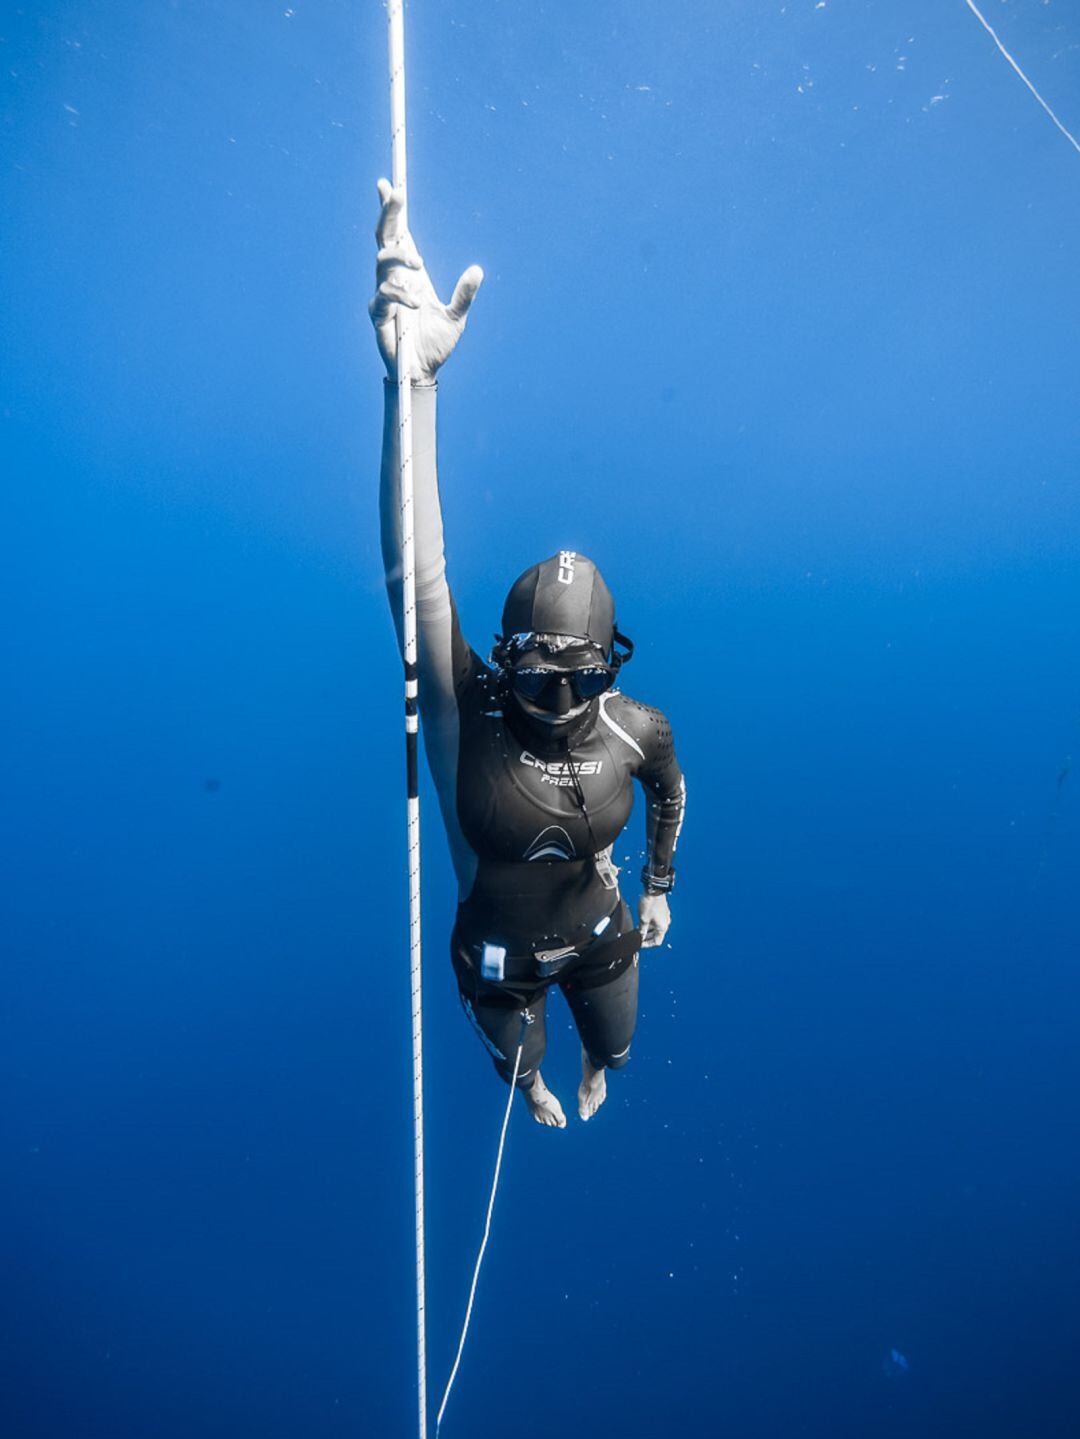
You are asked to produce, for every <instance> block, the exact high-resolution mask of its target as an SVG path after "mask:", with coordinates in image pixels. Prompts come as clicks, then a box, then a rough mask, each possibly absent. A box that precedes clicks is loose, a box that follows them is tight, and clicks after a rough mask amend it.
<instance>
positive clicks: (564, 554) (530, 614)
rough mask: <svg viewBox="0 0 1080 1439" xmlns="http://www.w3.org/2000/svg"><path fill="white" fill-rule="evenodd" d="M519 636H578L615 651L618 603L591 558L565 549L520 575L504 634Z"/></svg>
mask: <svg viewBox="0 0 1080 1439" xmlns="http://www.w3.org/2000/svg"><path fill="white" fill-rule="evenodd" d="M520 634H548V635H579V636H580V637H581V638H582V639H587V640H591V641H592V643H593V644H595V645H598V646H599V647H600V649H601V650H603V652H604V654H605V655H606V654H608V653H610V651H611V647H612V644H613V643H614V639H615V601H614V600H613V599H612V597H611V591H610V590H609V589H608V587H607V585H606V584H605V583H604V577H603V575H601V573H600V571H599V570H598V569H597V568H596V566H595V565H594V564H593V562H592V560H590V559H588V558H587V557H586V556H585V555H579V554H578V553H577V551H576V550H560V551H559V553H558V554H557V555H552V556H551V558H550V559H547V560H544V561H542V562H541V563H540V564H538V565H532V566H531V567H530V568H529V569H527V570H526V571H525V573H524V574H523V575H519V577H518V578H517V579H516V580H515V581H514V584H513V586H512V588H511V590H510V593H509V594H508V595H507V597H506V603H505V605H504V606H503V613H502V636H503V640H504V642H505V641H509V640H510V639H511V637H512V636H514V635H520Z"/></svg>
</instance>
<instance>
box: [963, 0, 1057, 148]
mask: <svg viewBox="0 0 1080 1439" xmlns="http://www.w3.org/2000/svg"><path fill="white" fill-rule="evenodd" d="M964 3H965V4H966V5H967V7H968V9H969V10H970V11H971V13H972V14H973V15H974V16H975V18H976V19H977V20H978V21H979V23H980V24H981V25H982V27H983V29H984V30H985V31H986V33H987V34H988V35H989V36H990V39H991V40H993V42H994V44H995V45H996V46H997V47H998V49H999V50H1000V51H1001V53H1002V54H1003V55H1004V56H1005V59H1006V60H1008V62H1009V64H1010V65H1011V66H1012V67H1013V69H1014V70H1015V71H1016V73H1017V74H1018V75H1019V76H1020V79H1021V80H1023V82H1024V84H1025V85H1026V86H1027V87H1028V89H1029V90H1030V91H1031V93H1032V94H1033V95H1034V96H1035V98H1036V100H1038V102H1039V104H1040V105H1041V106H1042V107H1043V109H1044V110H1045V111H1046V113H1047V114H1048V115H1049V116H1050V118H1051V120H1053V122H1054V124H1055V125H1056V126H1057V127H1058V129H1059V130H1060V131H1061V133H1062V134H1063V135H1064V136H1065V138H1066V140H1068V142H1069V144H1070V145H1071V146H1072V147H1073V149H1074V150H1076V151H1077V152H1080V141H1078V140H1077V139H1076V136H1075V135H1072V134H1070V132H1069V131H1068V130H1066V128H1065V126H1064V125H1063V124H1062V123H1061V121H1060V120H1059V119H1058V117H1057V116H1056V115H1055V114H1054V112H1053V110H1051V108H1050V106H1049V105H1048V104H1047V103H1046V101H1045V100H1044V99H1043V97H1042V96H1041V95H1040V94H1039V92H1038V90H1036V88H1035V86H1034V85H1033V84H1032V83H1031V81H1030V80H1029V79H1028V77H1027V76H1026V75H1025V74H1024V72H1023V70H1021V69H1020V66H1019V65H1018V64H1017V63H1016V61H1015V60H1014V59H1013V57H1012V56H1011V55H1010V54H1009V52H1008V50H1006V49H1005V46H1004V45H1003V44H1002V43H1001V41H1000V39H999V38H998V34H997V31H996V30H995V29H994V27H993V26H992V25H991V24H990V22H989V20H987V18H986V16H985V15H984V14H983V13H982V11H981V10H980V9H979V8H978V6H977V5H976V4H975V0H964Z"/></svg>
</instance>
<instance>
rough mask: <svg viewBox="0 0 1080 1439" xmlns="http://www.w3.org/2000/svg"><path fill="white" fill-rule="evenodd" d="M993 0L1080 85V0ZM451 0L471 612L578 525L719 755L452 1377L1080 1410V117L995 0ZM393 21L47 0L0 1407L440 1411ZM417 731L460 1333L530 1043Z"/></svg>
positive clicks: (850, 1411) (27, 142)
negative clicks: (442, 820)
mask: <svg viewBox="0 0 1080 1439" xmlns="http://www.w3.org/2000/svg"><path fill="white" fill-rule="evenodd" d="M985 9H986V10H987V12H988V16H989V18H990V19H991V20H992V22H993V23H994V24H995V26H996V27H997V28H998V30H999V33H1000V34H1001V36H1002V39H1003V41H1004V43H1005V44H1006V45H1007V46H1008V47H1009V48H1010V49H1011V50H1012V52H1013V53H1014V54H1015V55H1016V57H1017V59H1018V60H1019V61H1020V63H1021V64H1022V65H1023V66H1024V68H1025V69H1026V71H1027V73H1028V74H1029V75H1030V76H1031V78H1032V80H1033V82H1034V83H1035V84H1036V86H1037V87H1038V88H1039V90H1040V93H1041V94H1043V96H1044V98H1045V99H1046V100H1047V101H1048V103H1049V104H1050V105H1051V106H1052V107H1053V108H1054V109H1055V110H1056V112H1057V113H1058V114H1059V116H1060V117H1061V118H1062V120H1063V122H1064V123H1065V124H1066V125H1069V126H1070V128H1071V129H1072V130H1073V131H1074V132H1075V131H1076V130H1077V129H1078V128H1080V16H1078V14H1077V12H1076V9H1075V7H1074V6H1072V5H1071V4H1069V3H1068V0H1050V3H1045V4H1044V3H1041V0H1010V3H1007V4H1006V3H1001V0H985ZM748 11H749V12H751V13H749V14H748V13H747V12H748ZM408 25H409V36H408V38H409V47H410V50H409V54H410V95H411V114H410V125H411V145H412V151H411V160H412V207H413V224H414V229H415V231H416V233H417V237H418V239H419V241H420V244H421V246H422V248H423V250H424V253H425V255H426V257H427V260H428V263H429V266H430V268H431V270H432V272H433V275H434V277H435V279H436V283H437V284H438V285H439V286H440V288H441V289H443V290H444V291H446V292H448V291H449V288H450V286H451V285H452V283H453V281H454V279H455V278H456V275H457V274H458V273H459V271H460V270H461V269H462V268H463V267H464V266H465V265H466V264H468V263H470V262H472V261H479V262H480V263H482V264H483V265H484V267H485V269H486V271H487V279H486V281H485V284H484V287H483V289H482V291H481V293H480V296H479V298H478V300H477V302H476V305H475V307H474V312H473V316H472V318H471V320H470V323H469V328H468V330H467V332H466V335H465V337H464V340H463V342H462V344H461V346H460V350H459V352H458V353H457V354H456V355H455V356H454V357H453V359H452V360H451V362H450V364H449V366H448V367H447V370H446V372H445V377H444V380H443V385H442V392H441V419H442V430H441V461H442V464H441V469H442V478H443V489H444V497H445V506H446V518H447V531H448V546H449V555H450V564H451V577H452V581H453V584H454V587H455V592H456V595H457V597H458V601H459V605H460V608H461V611H462V615H463V618H464V621H465V624H466V628H467V630H468V632H469V634H470V636H471V637H472V639H473V642H474V644H476V645H477V647H478V648H483V647H484V646H485V645H486V643H487V642H488V638H489V636H490V634H491V632H492V631H493V629H494V628H495V625H496V621H497V616H498V612H499V606H500V603H501V599H502V594H503V591H504V590H505V588H506V586H507V584H508V583H509V581H510V580H511V579H512V578H513V577H514V576H515V575H516V574H517V573H518V572H519V571H520V570H521V569H523V568H524V567H525V565H527V564H528V563H530V562H532V561H533V560H535V559H536V558H538V557H540V556H543V555H546V554H549V553H550V552H551V551H552V550H553V549H555V548H557V547H559V546H563V545H568V546H572V547H576V548H578V549H580V550H582V551H584V552H585V553H588V554H590V555H591V556H593V558H595V559H596V560H597V561H598V562H599V563H600V564H601V566H602V567H603V569H604V572H605V574H606V575H607V578H608V580H609V582H610V583H611V585H612V587H613V589H614V590H615V593H616V596H617V599H618V605H619V614H620V621H621V623H622V625H623V627H624V628H625V629H626V630H627V631H628V632H629V633H630V634H631V635H632V636H633V637H634V639H635V640H636V642H637V646H638V654H637V656H636V658H635V660H634V663H633V666H632V668H631V669H629V670H628V671H627V672H626V688H627V689H628V690H629V692H630V693H632V694H635V695H637V696H638V697H640V698H642V699H644V700H647V701H649V702H650V703H654V704H658V705H660V706H661V707H662V708H664V709H665V710H666V711H667V712H668V713H669V714H670V716H671V718H672V721H673V724H674V726H675V733H676V739H677V742H678V747H679V751H680V755H681V758H682V761H683V764H684V768H685V770H686V772H687V777H688V786H689V799H690V807H689V812H688V818H687V822H686V827H685V830H684V833H683V838H682V841H681V844H680V851H679V861H680V863H679V874H680V878H679V889H678V892H677V894H676V896H675V899H674V901H673V907H674V912H675V924H674V927H673V929H672V932H671V936H670V938H671V944H672V947H671V949H670V950H667V949H665V950H664V951H663V952H661V953H658V954H655V955H652V956H650V957H649V958H648V960H647V961H646V963H645V966H644V974H643V1000H642V1019H641V1026H640V1030H639V1036H638V1040H637V1043H636V1046H635V1057H634V1061H633V1063H632V1065H631V1066H630V1068H629V1069H628V1070H626V1071H625V1072H624V1073H621V1074H619V1075H618V1076H616V1077H615V1078H614V1079H613V1081H612V1085H611V1090H612V1094H611V1099H610V1101H609V1103H608V1105H607V1107H606V1108H605V1110H604V1111H603V1112H602V1114H601V1116H600V1117H599V1118H598V1119H597V1121H596V1122H595V1123H593V1124H590V1125H589V1126H587V1127H586V1126H582V1125H580V1124H579V1123H577V1122H576V1121H575V1122H572V1123H571V1125H570V1128H569V1129H568V1130H567V1131H566V1132H565V1133H563V1134H557V1133H551V1132H546V1131H544V1132H542V1131H540V1130H539V1129H538V1128H536V1127H535V1126H534V1125H532V1124H530V1123H529V1121H528V1119H527V1116H526V1115H525V1113H524V1111H523V1110H522V1111H520V1112H518V1113H516V1114H515V1122H514V1123H513V1125H512V1127H511V1131H510V1139H509V1147H508V1154H507V1168H506V1172H505V1178H504V1187H503V1189H502V1191H501V1194H500V1201H499V1207H498V1211H497V1215H496V1227H495V1236H494V1241H493V1247H492V1250H491V1252H490V1257H489V1267H488V1268H487V1270H486V1273H485V1276H484V1279H483V1281H482V1287H481V1294H480V1300H479V1305H478V1310H477V1314H476V1319H475V1323H474V1329H473V1334H472V1338H471V1341H470V1342H471V1348H470V1350H469V1351H468V1354H467V1357H466V1363H465V1367H464V1369H463V1371H462V1374H461V1378H460V1380H459V1384H458V1388H457V1390H456V1392H455V1396H454V1399H453V1409H452V1411H451V1413H450V1415H449V1417H448V1420H447V1424H446V1427H445V1428H444V1434H445V1436H446V1439H453V1436H456V1435H488V1434H491V1435H495V1434H498V1435H503V1434H513V1435H515V1439H540V1436H547V1435H552V1434H558V1435H572V1436H578V1435H581V1436H586V1435H589V1436H592V1435H595V1434H598V1433H605V1434H609V1433H617V1434H620V1435H622V1436H624V1439H639V1436H640V1439H644V1436H649V1439H652V1436H654V1435H656V1434H657V1433H658V1432H661V1430H662V1429H663V1430H664V1431H665V1432H689V1433H707V1434H717V1435H720V1434H723V1435H736V1434H737V1435H739V1436H742V1439H780V1436H788V1435H793V1434H797V1435H805V1436H822V1439H826V1436H828V1439H866V1436H868V1435H875V1436H882V1439H892V1436H905V1439H906V1436H914V1435H918V1436H922V1439H927V1436H930V1439H937V1436H941V1439H946V1436H948V1439H953V1436H957V1435H960V1434H973V1435H978V1436H981V1439H989V1436H999V1435H1000V1436H1004V1439H1026V1436H1029V1435H1030V1436H1039V1437H1040V1439H1046V1436H1057V1435H1063V1436H1064V1435H1072V1434H1075V1433H1077V1432H1080V1394H1078V1392H1077V1384H1076V1380H1075V1369H1076V1353H1075V1350H1076V1334H1077V1302H1076V1293H1077V1283H1078V1279H1080V1263H1078V1261H1080V1253H1078V1250H1080V1224H1078V1219H1077V1214H1078V1200H1080V1193H1078V1190H1080V1158H1078V1155H1077V1130H1078V1125H1077V1120H1078V1114H1077V1109H1078V1104H1077V1094H1078V1084H1080V1059H1078V1049H1077V1038H1076V1031H1077V1018H1078V1000H1080V979H1078V972H1077V966H1078V961H1080V915H1078V903H1077V897H1078V883H1077V881H1078V873H1080V871H1078V865H1080V819H1078V803H1080V795H1078V793H1077V787H1078V786H1080V673H1078V664H1077V660H1078V655H1080V582H1078V574H1080V571H1078V569H1077V564H1078V560H1080V526H1078V521H1080V405H1078V404H1077V373H1078V365H1077V335H1078V301H1080V271H1078V268H1077V264H1076V236H1077V234H1078V233H1080V155H1078V154H1077V153H1076V152H1075V150H1073V149H1072V148H1071V147H1070V145H1069V143H1068V141H1067V140H1066V139H1065V138H1064V137H1063V136H1062V135H1061V134H1060V133H1059V132H1058V131H1056V130H1055V129H1054V127H1053V126H1052V124H1051V123H1050V121H1049V119H1048V118H1047V117H1046V115H1045V114H1044V113H1043V111H1042V110H1040V108H1039V106H1038V104H1037V103H1036V101H1035V99H1034V98H1033V97H1032V95H1031V94H1030V93H1029V92H1028V91H1027V90H1026V89H1025V88H1024V86H1023V85H1022V84H1021V83H1020V81H1019V79H1018V78H1017V77H1016V76H1015V74H1013V73H1012V72H1011V70H1010V69H1009V67H1008V65H1007V64H1006V62H1005V60H1004V59H1003V58H1002V56H1001V55H999V54H998V53H997V51H996V50H995V49H994V46H993V44H992V42H991V41H990V40H989V37H988V36H987V35H986V33H985V32H984V31H983V30H982V29H981V27H980V26H979V25H978V22H977V20H976V19H975V17H974V16H973V15H972V13H971V12H970V10H969V9H968V8H967V7H966V6H965V4H963V3H962V0H948V3H943V0H933V3H931V0H911V3H908V4H906V5H904V6H902V7H900V6H890V5H885V4H883V3H880V0H876V3H875V0H846V3H845V0H828V3H827V4H825V5H817V4H815V3H814V0H798V3H791V0H788V3H787V4H772V5H769V6H767V7H764V6H744V5H738V4H735V3H733V0H707V3H706V0H675V3H660V0H635V3H633V4H630V3H626V4H616V3H614V0H594V3H592V4H591V5H589V6H586V7H580V6H574V7H569V6H563V5H557V4H555V3H552V0H548V3H544V4H539V3H531V4H525V3H523V2H522V3H518V0H513V3H510V0H503V3H488V4H481V3H479V0H460V3H454V4H440V5H435V4H427V3H425V4H421V3H420V0H417V3H416V4H415V5H414V6H413V8H412V9H411V10H410V12H409V18H408ZM383 27H384V16H383V12H382V10H381V8H380V7H379V6H378V5H377V4H374V3H370V4H366V5H361V4H346V3H344V0H311V3H305V0H294V4H293V6H291V7H287V6H285V5H284V4H278V5H269V4H267V5H259V6H255V5H245V4H240V3H224V4H222V3H220V0H218V3H212V0H173V3H164V0H139V3H138V4H136V3H132V0H118V3H115V4H113V5H110V6H100V5H92V4H90V3H88V0H70V3H67V4H56V3H54V4H33V3H26V4H24V5H22V6H21V7H8V8H7V9H6V10H5V12H4V15H3V20H2V24H0V55H2V58H3V65H2V67H0V70H2V76H0V85H2V87H3V103H2V115H3V130H2V134H3V152H2V156H0V173H2V176H3V184H4V210H5V215H6V222H5V226H4V229H3V235H2V238H0V274H2V277H3V287H4V296H3V306H2V319H0V335H2V359H3V366H2V368H3V394H2V415H0V418H2V428H0V435H2V437H3V441H2V443H3V451H2V459H3V476H4V479H3V499H4V509H5V517H4V522H3V535H4V540H5V559H4V576H5V581H6V600H5V605H4V616H5V624H4V632H5V634H4V645H5V656H6V658H5V663H4V674H5V677H6V679H7V681H8V685H7V687H6V691H5V692H6V696H7V699H6V703H5V705H4V711H3V734H4V745H3V754H4V778H3V791H4V801H3V805H2V807H0V824H2V826H3V884H2V886H0V904H2V912H0V938H2V944H3V955H4V962H3V986H2V994H3V1009H2V1021H0V1022H2V1034H0V1042H2V1043H0V1070H2V1075H3V1094H4V1099H3V1114H2V1119H0V1126H2V1127H0V1155H2V1159H3V1177H2V1183H0V1255H2V1270H0V1295H2V1299H0V1432H2V1433H3V1435H4V1436H5V1439H7V1436H11V1439H54V1436H58V1439H59V1436H63V1439H84V1436H85V1439H97V1436H108V1439H151V1436H153V1439H174V1436H175V1439H180V1436H184V1439H187V1436H190V1435H193V1434H197V1435H201V1436H207V1439H210V1436H215V1439H216V1436H230V1439H233V1436H237V1435H246V1434H252V1435H259V1436H260V1439H294V1436H297V1435H304V1436H307V1439H319V1436H324V1435H325V1436H337V1435H346V1434H348V1435H356V1434H364V1435H379V1436H390V1435H408V1434H410V1433H415V1419H414V1413H413V1403H414V1401H413V1388H412V1385H413V1365H414V1357H413V1344H414V1331H413V1315H412V1249H411V1244H412V1198H411V1179H412V1168H411V1152H410V1146H411V1131H410V1114H411V1108H410V1095H409V1070H410V1063H409V1025H408V983H407V956H406V950H405V911H404V836H403V828H404V826H403V813H402V767H403V760H402V754H401V748H402V746H401V736H400V678H399V663H398V659H397V655H396V652H395V649H394V645H393V640H392V634H391V629H390V624H389V620H388V617H387V614H386V612H385V599H384V595H383V591H382V577H381V570H380V565H379V560H378V544H377V529H376V496H375V490H376V475H377V464H378V447H379V437H380V424H381V422H380V406H381V389H382V386H381V383H380V378H379V376H380V366H379V362H378V360H377V357H376V354H375V348H374V342H373V338H372V335H371V333H370V327H369V325H368V322H367V318H366V314H365V305H366V300H367V295H368V293H369V289H370V285H371V260H372V250H373V247H372V242H371V228H372V225H373V224H374V219H375V213H376V206H375V192H374V181H375V179H376V177H377V176H378V175H380V174H383V173H385V171H386V169H387V167H388V164H389V142H388V135H387V131H388V121H387V104H386V87H385V73H384V72H385V40H384V28H383ZM937 97H940V98H937ZM426 799H427V804H428V808H427V815H428V818H429V821H430V824H429V826H428V829H427V850H426V854H427V869H426V875H425V900H426V913H427V960H426V963H427V1032H426V1038H427V1075H428V1142H429V1215H428V1217H429V1244H430V1268H429V1283H430V1349H431V1360H432V1379H431V1384H432V1388H433V1389H434V1390H437V1389H438V1388H441V1380H442V1378H443V1376H444V1375H445V1372H446V1369H447V1367H448V1364H449V1360H450V1358H451V1355H452V1351H453V1345H454V1343H455V1340H456V1332H457V1324H458V1322H459V1320H460V1315H461V1308H462V1304H463V1301H464V1297H465V1291H466V1285H467V1280H468V1273H469V1269H470V1266H471V1262H472V1255H473V1251H474V1247H475V1244H476V1242H477V1240H478V1237H479V1229H480V1221H481V1217H482V1207H483V1203H484V1198H485V1192H486V1185H487V1181H488V1175H489V1169H490V1164H491V1161H492V1158H493V1153H494V1143H495V1137H496V1133H497V1128H498V1123H499V1118H500V1113H501V1105H502V1102H503V1093H504V1092H503V1090H502V1089H501V1087H500V1086H499V1085H498V1084H497V1083H496V1082H495V1080H494V1078H493V1076H492V1074H491V1072H490V1066H489V1061H488V1059H487V1057H486V1055H485V1054H484V1053H483V1051H482V1050H481V1048H480V1046H479V1045H478V1044H477V1042H476V1040H475V1038H474V1036H473V1035H472V1034H471V1033H470V1031H469V1030H468V1027H467V1026H466V1025H465V1023H464V1022H463V1021H462V1019H461V1016H460V1014H459V1013H458V1011H457V1004H456V998H455V992H454V986H453V983H452V979H451V974H450V970H449V966H448V963H447V961H446V958H445V943H446V938H447V933H448V928H449V922H450V916H451V908H452V886H451V877H450V873H449V864H448V860H447V857H446V854H445V852H444V848H443V845H442V841H441V835H440V833H439V830H438V828H437V825H436V823H435V814H434V808H433V805H432V804H431V802H430V800H431V797H430V794H428V795H427V796H426ZM640 844H641V839H640V833H639V830H638V829H637V828H633V829H632V830H631V832H630V833H629V834H628V836H627V839H626V843H625V846H621V847H620V852H621V853H623V854H628V855H630V856H631V862H630V872H631V873H633V872H634V871H635V870H636V868H637V858H636V857H637V853H638V851H639V849H640ZM552 1029H553V1034H552V1040H553V1043H552V1052H551V1055H550V1059H549V1062H548V1065H547V1066H546V1069H545V1072H546V1073H547V1075H548V1078H549V1081H550V1082H551V1083H552V1085H553V1087H554V1088H556V1090H558V1091H560V1092H562V1093H563V1094H564V1097H567V1098H568V1097H569V1095H570V1092H571V1091H572V1088H573V1086H574V1083H575V1076H574V1070H575V1064H576V1053H575V1046H574V1044H573V1043H572V1036H571V1035H570V1034H569V1033H568V1032H567V1030H566V1020H565V1013H564V1012H562V1011H560V1012H558V1017H557V1022H556V1023H555V1024H554V1025H553V1026H552ZM894 1350H895V1351H896V1353H897V1354H899V1355H901V1356H903V1359H904V1362H905V1364H906V1368H905V1367H904V1365H903V1364H900V1363H899V1362H898V1361H897V1360H896V1359H895V1357H894V1356H893V1351H894Z"/></svg>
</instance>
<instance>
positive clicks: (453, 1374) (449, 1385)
mask: <svg viewBox="0 0 1080 1439" xmlns="http://www.w3.org/2000/svg"><path fill="white" fill-rule="evenodd" d="M525 1015H528V1011H527V1010H526V1011H525ZM529 1022H530V1021H529V1020H528V1019H527V1018H525V1017H523V1018H522V1024H521V1042H520V1043H519V1044H518V1051H517V1058H516V1059H515V1060H514V1077H513V1078H512V1079H511V1081H510V1094H509V1096H508V1098H507V1101H506V1113H505V1114H504V1115H503V1122H502V1132H501V1133H500V1135H499V1152H498V1154H497V1155H496V1157H495V1173H494V1175H493V1176H492V1179H491V1194H490V1195H489V1197H488V1207H487V1217H486V1219H485V1220H484V1237H483V1239H481V1241H480V1252H479V1254H477V1256H476V1268H475V1269H474V1270H473V1277H472V1284H471V1285H470V1287H469V1302H468V1304H467V1305H466V1306H465V1323H464V1324H463V1325H462V1326H461V1338H460V1339H459V1340H458V1347H457V1353H456V1354H455V1355H454V1367H453V1368H452V1369H451V1370H450V1378H449V1379H448V1380H447V1381H446V1389H445V1390H444V1391H443V1397H442V1403H441V1404H440V1405H439V1412H438V1414H437V1415H436V1417H435V1439H439V1430H440V1428H441V1427H442V1419H443V1415H444V1414H445V1413H446V1402H447V1400H448V1399H449V1398H450V1390H451V1389H453V1387H454V1380H455V1379H456V1378H457V1372H458V1365H459V1364H460V1363H461V1355H462V1351H463V1350H464V1348H465V1336H466V1335H467V1334H468V1332H469V1322H470V1320H471V1319H472V1312H473V1300H474V1299H475V1298H476V1286H477V1284H478V1282H479V1280H480V1266H481V1264H483V1262H484V1251H485V1250H486V1249H487V1243H488V1239H489V1237H490V1235H491V1216H492V1213H493V1211H494V1209H495V1195H496V1193H497V1191H498V1188H499V1173H500V1171H501V1170H502V1162H503V1150H504V1149H505V1148H506V1130H507V1127H508V1126H509V1124H510V1111H511V1110H512V1109H513V1107H514V1095H515V1094H516V1093H517V1080H518V1072H519V1071H520V1069H521V1054H522V1051H523V1049H524V1048H525V1027H526V1025H527V1024H528V1023H529Z"/></svg>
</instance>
